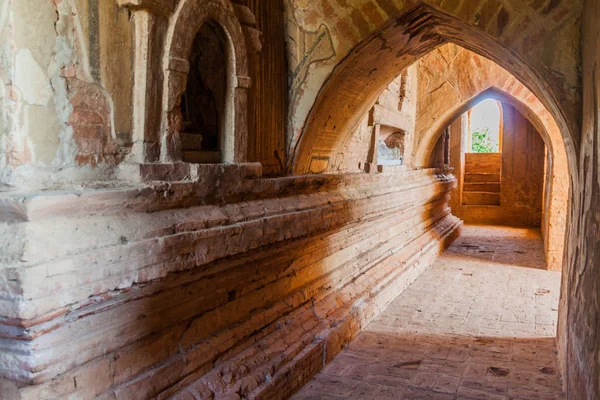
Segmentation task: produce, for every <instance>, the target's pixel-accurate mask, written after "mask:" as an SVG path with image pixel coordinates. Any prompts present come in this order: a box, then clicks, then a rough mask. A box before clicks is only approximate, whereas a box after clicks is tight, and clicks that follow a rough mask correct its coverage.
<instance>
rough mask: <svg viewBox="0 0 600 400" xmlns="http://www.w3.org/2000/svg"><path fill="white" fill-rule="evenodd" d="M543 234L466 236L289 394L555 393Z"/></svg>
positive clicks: (488, 231) (471, 231) (480, 230)
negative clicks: (351, 340)
mask: <svg viewBox="0 0 600 400" xmlns="http://www.w3.org/2000/svg"><path fill="white" fill-rule="evenodd" d="M542 246H543V245H542V240H541V238H540V235H539V233H537V231H533V230H526V229H513V228H499V227H479V226H467V227H465V229H464V232H463V235H462V236H461V237H460V238H459V239H458V240H457V241H456V242H455V243H454V244H453V245H452V246H451V247H450V249H448V251H446V253H444V254H443V255H442V256H441V257H440V258H439V259H438V261H436V263H435V264H434V265H433V266H431V268H429V269H428V270H427V271H426V272H425V273H424V274H423V275H422V276H421V277H419V279H418V280H417V281H416V282H415V283H414V284H413V285H412V286H410V288H408V289H407V290H406V291H405V292H404V293H402V295H400V296H399V297H398V298H397V299H396V300H395V301H394V302H393V303H392V304H391V305H390V306H389V307H388V309H387V310H386V311H385V312H384V313H383V315H381V316H380V317H379V318H378V319H377V320H375V321H373V322H372V323H371V324H370V325H369V326H368V327H367V328H366V329H365V331H363V332H362V333H361V334H360V335H359V336H358V337H357V338H356V339H355V340H354V341H353V342H352V343H351V344H350V345H349V346H348V347H347V348H346V349H344V350H343V351H342V352H341V353H340V354H339V355H338V356H337V357H336V358H335V360H334V361H333V362H332V363H330V364H329V365H328V366H327V367H326V368H325V369H324V370H323V371H322V372H321V373H320V374H319V375H317V376H316V377H315V378H314V379H313V380H312V381H311V382H309V383H308V384H307V385H306V386H305V387H304V388H303V389H302V390H301V391H300V392H299V393H298V394H296V395H295V396H294V399H296V400H301V399H492V400H493V399H523V400H525V399H526V400H533V399H561V398H562V397H561V395H560V378H559V376H558V373H557V370H556V367H557V366H556V348H555V347H556V346H555V339H554V335H555V332H556V319H557V308H558V297H559V289H560V273H558V272H549V271H545V270H542V269H543V268H544V261H543V258H544V256H543V247H542Z"/></svg>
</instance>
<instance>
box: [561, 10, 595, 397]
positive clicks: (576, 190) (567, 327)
mask: <svg viewBox="0 0 600 400" xmlns="http://www.w3.org/2000/svg"><path fill="white" fill-rule="evenodd" d="M599 19H600V3H598V2H597V1H586V2H585V12H584V14H583V30H582V32H583V37H584V38H585V40H584V41H583V42H582V51H583V88H584V89H583V111H584V112H583V120H582V127H583V130H582V140H581V147H580V153H579V154H578V155H579V158H578V161H579V165H578V171H577V173H576V174H573V178H572V179H573V181H572V193H571V194H572V195H571V209H570V221H571V225H570V226H569V231H568V238H567V244H568V251H567V256H566V258H565V259H566V261H567V263H568V266H569V268H568V269H565V270H563V281H562V282H563V284H562V296H561V303H560V311H559V312H560V314H559V328H558V331H559V336H558V338H559V340H558V348H559V354H560V361H561V364H562V368H563V371H564V374H565V380H564V382H565V388H566V390H567V397H568V398H572V399H590V398H594V397H598V393H600V374H599V371H600V357H599V355H600V338H599V336H598V334H599V332H600V331H599V330H598V328H597V321H598V315H599V314H600V295H599V294H600V274H599V273H598V268H599V265H600V251H599V246H598V243H599V240H598V238H599V237H600V224H599V221H598V211H599V210H600V170H599V168H598V162H599V161H600V160H599V154H598V148H599V146H600V110H599V109H598V104H600V84H599V83H598V79H597V77H598V75H599V74H600V27H599V26H598V20H599Z"/></svg>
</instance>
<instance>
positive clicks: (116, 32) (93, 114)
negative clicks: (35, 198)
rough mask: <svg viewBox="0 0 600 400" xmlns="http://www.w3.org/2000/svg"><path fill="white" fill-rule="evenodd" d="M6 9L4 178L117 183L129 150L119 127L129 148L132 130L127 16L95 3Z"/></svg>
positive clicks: (32, 182)
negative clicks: (115, 175)
mask: <svg viewBox="0 0 600 400" xmlns="http://www.w3.org/2000/svg"><path fill="white" fill-rule="evenodd" d="M2 12H3V17H2V24H3V25H2V29H3V32H4V36H3V37H4V39H6V40H5V41H3V46H4V47H3V49H4V56H3V60H4V64H3V67H2V68H3V72H2V75H3V83H4V85H3V86H4V87H5V90H4V92H5V93H7V96H4V97H3V99H4V104H5V107H3V112H4V115H5V117H4V121H8V122H5V123H4V129H3V133H4V134H3V140H2V151H3V157H2V158H3V160H2V163H3V164H2V166H3V168H2V170H1V172H0V178H1V181H2V182H3V184H5V185H9V186H19V187H27V186H29V187H44V186H52V185H59V184H64V183H71V182H83V181H93V180H99V179H107V178H110V177H111V171H110V168H109V167H111V166H115V165H116V164H118V163H119V162H120V160H121V159H122V153H124V152H125V151H126V146H118V139H117V134H116V132H117V129H118V132H119V134H121V139H122V142H123V143H127V141H128V139H127V135H128V133H129V126H130V114H131V104H130V103H131V98H130V95H131V90H130V88H131V79H130V74H131V63H130V60H131V40H132V38H131V35H130V30H131V25H130V22H129V18H128V14H127V12H126V11H124V10H122V9H119V8H118V7H116V4H113V3H112V2H98V1H95V0H90V1H89V2H88V1H84V0H78V1H75V0H62V1H54V2H52V1H42V2H40V1H34V0H23V1H8V2H4V3H3V11H2ZM99 24H103V26H106V29H103V30H100V29H99ZM32 27H35V29H32ZM91 55H93V57H90V56H91ZM116 107H118V108H116ZM96 167H101V168H96ZM49 182H52V183H51V184H49Z"/></svg>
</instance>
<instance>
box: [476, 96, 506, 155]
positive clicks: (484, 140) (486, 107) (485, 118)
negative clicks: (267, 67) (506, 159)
mask: <svg viewBox="0 0 600 400" xmlns="http://www.w3.org/2000/svg"><path fill="white" fill-rule="evenodd" d="M501 117H502V115H501V112H500V106H499V104H498V102H497V101H496V100H493V99H487V100H483V101H482V102H480V103H479V104H477V105H476V106H475V107H473V109H472V111H471V132H470V134H471V140H470V143H471V148H470V149H469V150H470V152H471V153H498V152H499V151H500V118H501Z"/></svg>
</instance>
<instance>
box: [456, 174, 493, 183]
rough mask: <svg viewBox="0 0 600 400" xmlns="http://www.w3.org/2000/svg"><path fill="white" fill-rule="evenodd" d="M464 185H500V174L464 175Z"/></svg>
mask: <svg viewBox="0 0 600 400" xmlns="http://www.w3.org/2000/svg"><path fill="white" fill-rule="evenodd" d="M464 182H465V183H500V174H498V173H495V174H486V173H465V177H464Z"/></svg>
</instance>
